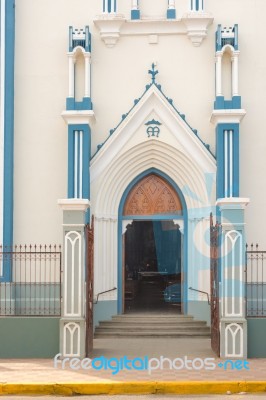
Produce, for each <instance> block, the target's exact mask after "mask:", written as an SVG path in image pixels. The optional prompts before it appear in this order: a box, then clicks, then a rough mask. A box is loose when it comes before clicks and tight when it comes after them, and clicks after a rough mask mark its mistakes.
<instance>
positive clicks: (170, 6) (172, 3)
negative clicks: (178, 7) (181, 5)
mask: <svg viewBox="0 0 266 400" xmlns="http://www.w3.org/2000/svg"><path fill="white" fill-rule="evenodd" d="M168 9H169V10H174V9H175V0H168Z"/></svg>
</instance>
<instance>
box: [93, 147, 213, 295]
mask: <svg viewBox="0 0 266 400" xmlns="http://www.w3.org/2000/svg"><path fill="white" fill-rule="evenodd" d="M151 168H154V169H156V170H159V171H160V172H162V173H164V174H165V175H167V176H168V177H169V178H170V179H172V180H173V181H174V182H175V184H176V185H177V186H178V187H179V188H180V190H181V191H182V192H183V196H184V200H185V203H186V207H187V214H188V218H189V226H188V232H187V234H188V235H189V239H188V240H189V243H190V247H191V248H192V247H193V246H194V244H193V245H192V242H193V239H190V237H191V238H192V234H193V229H194V225H195V221H194V219H195V216H196V215H199V213H200V214H201V215H204V216H205V217H206V216H208V215H209V209H210V207H211V205H212V204H215V198H214V196H215V190H213V198H212V199H210V198H209V197H208V191H207V187H206V184H205V177H204V172H208V173H215V170H216V167H215V164H214V163H213V165H210V168H209V170H208V171H202V169H201V168H200V167H199V166H198V164H197V159H196V156H195V160H192V159H191V158H190V157H188V156H187V155H186V154H184V153H183V152H181V151H180V150H178V149H177V148H176V147H173V146H171V145H169V144H167V143H164V142H160V141H158V140H156V139H152V140H146V141H144V142H142V143H140V144H138V145H135V146H133V147H131V148H130V149H129V150H127V151H124V152H122V153H120V154H118V155H116V156H115V157H114V158H113V159H112V161H111V162H110V163H109V165H108V167H106V168H104V169H103V170H102V172H101V173H100V174H99V175H97V174H96V176H95V175H94V171H93V168H92V170H91V176H92V186H91V196H92V197H91V201H92V213H93V214H94V215H95V254H94V257H95V258H94V262H95V282H94V285H95V286H94V288H95V292H96V293H99V292H103V291H106V290H109V289H110V288H112V287H117V282H118V259H119V257H120V256H121V255H119V253H118V235H117V233H118V230H119V214H118V212H119V205H120V202H121V198H122V197H123V194H124V192H125V190H126V189H127V187H128V186H129V185H130V184H131V183H132V181H133V180H134V179H135V178H136V177H137V176H139V175H141V174H142V173H143V172H145V171H148V170H149V169H151ZM184 188H189V190H187V191H186V190H184ZM206 210H208V211H206ZM193 218H194V219H193ZM204 224H205V225H206V227H205V225H204V227H205V228H206V229H207V226H208V224H209V222H208V220H205V221H204ZM205 228H204V229H205ZM193 254H194V253H193V251H192V249H191V251H190V254H189V255H188V268H189V269H190V274H191V276H194V274H195V273H196V272H195V271H196V268H197V266H196V264H197V263H196V262H195V259H194V258H193V257H194V255H193ZM195 254H196V252H195ZM194 269H195V271H194ZM189 279H190V278H189ZM206 281H208V280H206ZM117 294H118V293H117V292H110V293H107V294H105V295H103V296H102V298H101V299H102V300H117Z"/></svg>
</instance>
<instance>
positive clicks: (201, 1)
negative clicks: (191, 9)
mask: <svg viewBox="0 0 266 400" xmlns="http://www.w3.org/2000/svg"><path fill="white" fill-rule="evenodd" d="M199 11H203V0H199Z"/></svg>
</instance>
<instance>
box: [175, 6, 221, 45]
mask: <svg viewBox="0 0 266 400" xmlns="http://www.w3.org/2000/svg"><path fill="white" fill-rule="evenodd" d="M182 21H183V23H184V25H185V26H186V28H187V36H188V38H189V39H190V40H191V42H192V44H193V46H195V47H198V46H200V45H201V43H202V41H203V40H204V39H205V37H206V36H207V32H208V27H209V26H210V25H211V24H212V23H213V16H212V15H211V14H210V13H205V12H190V13H187V14H184V15H183V17H182Z"/></svg>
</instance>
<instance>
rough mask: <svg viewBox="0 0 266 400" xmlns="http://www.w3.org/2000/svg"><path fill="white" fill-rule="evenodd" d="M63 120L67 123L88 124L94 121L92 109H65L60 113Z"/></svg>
mask: <svg viewBox="0 0 266 400" xmlns="http://www.w3.org/2000/svg"><path fill="white" fill-rule="evenodd" d="M61 115H62V117H63V119H64V121H65V123H66V124H68V125H76V124H88V125H91V123H93V122H94V121H95V116H94V111H93V110H67V111H63V112H62V113H61Z"/></svg>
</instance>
